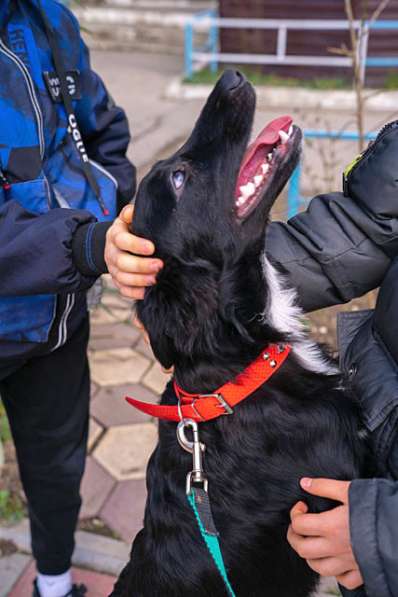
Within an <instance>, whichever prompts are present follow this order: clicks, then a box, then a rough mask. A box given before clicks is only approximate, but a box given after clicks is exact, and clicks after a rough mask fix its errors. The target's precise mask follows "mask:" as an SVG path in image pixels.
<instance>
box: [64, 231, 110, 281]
mask: <svg viewBox="0 0 398 597" xmlns="http://www.w3.org/2000/svg"><path fill="white" fill-rule="evenodd" d="M111 226H112V222H92V223H91V224H83V225H82V226H79V227H78V228H77V230H76V232H75V234H74V236H73V240H72V254H73V261H74V263H75V266H76V267H77V269H78V270H79V272H80V273H81V274H83V275H84V276H91V277H98V276H100V275H101V274H106V273H107V272H108V268H107V265H106V263H105V258H104V253H105V240H106V233H107V231H108V229H109V228H110V227H111Z"/></svg>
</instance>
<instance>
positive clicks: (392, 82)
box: [384, 73, 398, 91]
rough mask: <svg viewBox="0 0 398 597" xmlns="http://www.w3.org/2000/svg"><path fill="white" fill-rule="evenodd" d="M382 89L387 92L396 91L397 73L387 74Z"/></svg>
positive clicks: (397, 86) (397, 83)
mask: <svg viewBox="0 0 398 597" xmlns="http://www.w3.org/2000/svg"><path fill="white" fill-rule="evenodd" d="M384 87H385V88H386V89H388V90H389V91H394V90H397V89H398V73H389V75H387V77H386V80H385V82H384Z"/></svg>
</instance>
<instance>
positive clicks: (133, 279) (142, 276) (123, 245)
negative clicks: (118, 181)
mask: <svg viewBox="0 0 398 597" xmlns="http://www.w3.org/2000/svg"><path fill="white" fill-rule="evenodd" d="M133 213H134V207H133V206H132V205H127V206H126V207H125V208H124V209H123V210H122V211H121V212H120V214H119V216H118V217H117V218H116V220H115V221H114V222H113V224H112V226H111V227H110V228H109V230H108V232H107V235H106V247H105V261H106V264H107V266H108V271H109V273H110V274H111V276H112V279H113V282H114V284H115V286H116V287H117V288H118V289H119V291H120V293H121V294H122V295H123V296H125V297H127V298H131V299H135V300H140V299H143V298H144V294H145V288H146V287H147V286H152V285H153V284H155V282H156V274H157V273H158V272H159V271H160V270H161V269H162V267H163V263H162V261H160V259H154V258H152V257H151V255H153V253H154V252H155V247H154V245H153V243H152V242H151V241H149V240H145V239H143V238H140V237H138V236H135V235H134V234H131V232H130V231H129V225H130V224H131V222H132V220H133Z"/></svg>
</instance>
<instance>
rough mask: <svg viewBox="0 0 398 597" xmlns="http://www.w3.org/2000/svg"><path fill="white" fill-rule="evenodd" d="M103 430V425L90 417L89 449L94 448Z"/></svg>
mask: <svg viewBox="0 0 398 597" xmlns="http://www.w3.org/2000/svg"><path fill="white" fill-rule="evenodd" d="M102 432H103V428H102V427H101V425H99V424H98V423H97V421H94V419H93V418H92V417H90V422H89V427H88V443H87V447H88V451H89V452H90V450H91V449H92V447H93V446H94V444H95V442H96V441H97V439H98V438H99V437H100V435H101V433H102Z"/></svg>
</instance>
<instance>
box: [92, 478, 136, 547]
mask: <svg viewBox="0 0 398 597" xmlns="http://www.w3.org/2000/svg"><path fill="white" fill-rule="evenodd" d="M145 501H146V487H145V481H143V480H142V481H141V480H140V481H124V482H122V483H118V484H117V485H116V488H115V489H114V491H113V492H112V494H111V496H110V498H109V499H108V501H107V502H106V504H105V506H104V507H103V509H102V511H101V513H100V517H101V519H102V520H103V521H104V522H105V524H106V525H107V526H108V527H110V528H111V529H112V530H113V531H115V532H116V533H117V534H118V535H119V537H121V538H122V539H123V540H124V541H126V542H127V543H129V544H130V543H131V542H132V541H133V539H134V537H135V536H136V534H137V533H138V531H139V530H140V529H142V526H143V519H144V510H145Z"/></svg>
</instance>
